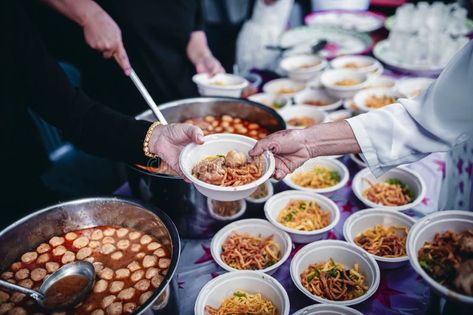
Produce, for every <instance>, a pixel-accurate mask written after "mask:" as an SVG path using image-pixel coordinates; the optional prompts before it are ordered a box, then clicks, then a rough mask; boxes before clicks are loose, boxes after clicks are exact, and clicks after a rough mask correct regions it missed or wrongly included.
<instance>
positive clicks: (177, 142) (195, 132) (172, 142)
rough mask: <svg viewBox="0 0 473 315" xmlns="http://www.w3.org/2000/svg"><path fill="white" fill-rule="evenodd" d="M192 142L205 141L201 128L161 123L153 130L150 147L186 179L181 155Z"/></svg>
mask: <svg viewBox="0 0 473 315" xmlns="http://www.w3.org/2000/svg"><path fill="white" fill-rule="evenodd" d="M192 142H194V143H197V144H203V143H204V133H203V132H202V130H201V129H200V128H197V127H195V126H191V125H187V124H170V125H159V126H157V127H156V128H155V129H154V131H153V134H152V136H151V139H150V145H149V148H150V151H151V152H152V153H154V154H156V155H158V156H159V157H160V158H161V159H162V160H163V161H164V162H166V163H167V164H168V165H169V166H170V167H171V168H172V169H173V170H174V171H176V172H177V173H178V174H179V176H181V177H182V178H184V179H185V177H184V174H183V173H182V171H181V169H180V168H179V155H180V154H181V151H182V149H183V148H184V147H185V146H186V145H187V144H189V143H192Z"/></svg>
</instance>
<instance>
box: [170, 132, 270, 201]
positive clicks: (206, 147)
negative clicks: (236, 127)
mask: <svg viewBox="0 0 473 315" xmlns="http://www.w3.org/2000/svg"><path fill="white" fill-rule="evenodd" d="M204 141H205V143H204V144H202V145H198V144H195V143H191V144H188V145H187V146H186V147H185V148H184V149H183V150H182V152H181V155H180V156H179V167H180V168H181V170H182V172H183V174H184V176H185V177H186V178H187V179H189V180H190V181H191V182H192V183H193V184H194V186H195V188H196V189H197V190H198V191H199V192H200V193H202V194H203V195H204V196H206V197H209V198H212V199H215V200H220V201H234V200H240V199H244V198H246V197H248V196H249V195H251V193H252V192H254V191H255V190H256V188H257V187H258V186H259V185H261V184H262V183H264V182H265V181H267V180H268V179H269V178H270V177H271V176H272V175H273V172H274V168H275V161H274V156H273V154H272V153H270V152H269V151H266V152H264V153H263V155H262V157H263V168H264V170H263V175H262V176H261V177H260V178H258V179H257V180H255V181H253V182H251V183H248V184H245V185H242V186H237V187H222V186H217V185H212V184H208V183H205V182H203V181H201V180H199V179H197V178H195V177H194V176H193V175H192V168H193V167H194V166H195V165H196V164H197V163H198V162H199V161H200V160H202V159H203V158H205V157H207V156H209V155H217V154H227V152H228V151H230V150H236V151H240V152H248V151H250V150H251V149H252V148H253V147H254V145H255V144H256V140H254V139H252V138H249V137H245V136H241V135H235V134H226V133H225V134H224V133H222V134H214V135H209V136H206V137H204Z"/></svg>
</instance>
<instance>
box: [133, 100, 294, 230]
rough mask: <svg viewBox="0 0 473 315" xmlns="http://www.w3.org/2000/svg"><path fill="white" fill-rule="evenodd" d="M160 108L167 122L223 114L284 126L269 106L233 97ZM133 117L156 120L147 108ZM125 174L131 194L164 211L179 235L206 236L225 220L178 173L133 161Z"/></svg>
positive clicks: (270, 126)
mask: <svg viewBox="0 0 473 315" xmlns="http://www.w3.org/2000/svg"><path fill="white" fill-rule="evenodd" d="M160 110H161V111H162V113H163V115H164V116H165V117H166V118H167V119H168V121H169V122H182V121H184V120H186V119H188V118H193V117H203V116H206V115H217V116H218V115H223V114H226V115H230V116H233V117H239V118H243V119H246V120H249V121H252V122H256V123H258V124H260V125H261V126H263V127H264V128H266V129H267V130H268V131H269V132H270V133H272V132H275V131H278V130H282V129H285V127H286V123H285V122H284V120H283V119H282V118H281V116H279V114H278V113H277V112H276V111H274V110H273V109H272V108H270V107H268V106H264V105H262V104H259V103H255V102H251V101H247V100H243V99H236V98H225V97H206V98H191V99H184V100H179V101H174V102H170V103H166V104H163V105H161V106H160ZM136 118H137V119H142V120H149V121H154V120H155V117H154V115H153V114H152V112H151V111H146V112H144V113H142V114H141V115H138V116H137V117H136ZM127 175H128V182H129V183H130V186H131V189H132V192H133V194H134V195H135V196H136V197H139V198H141V199H143V200H145V201H147V202H150V203H152V204H154V205H157V206H158V207H159V208H160V209H163V211H166V213H167V214H169V215H170V216H171V218H172V220H173V221H174V223H175V224H176V225H177V227H178V230H179V233H180V235H181V236H183V237H191V238H208V237H211V236H212V235H213V234H215V232H216V231H217V230H218V229H220V227H221V226H222V225H223V224H224V222H222V221H218V220H216V219H214V218H213V217H211V216H210V214H209V212H208V210H207V198H206V197H205V196H204V195H202V194H201V193H199V192H198V191H197V190H196V189H195V187H194V186H193V185H192V184H188V183H186V182H184V181H183V180H182V179H180V178H178V177H173V176H168V175H163V174H157V173H152V172H148V171H145V170H143V169H140V168H139V167H136V166H135V165H129V167H128V170H127Z"/></svg>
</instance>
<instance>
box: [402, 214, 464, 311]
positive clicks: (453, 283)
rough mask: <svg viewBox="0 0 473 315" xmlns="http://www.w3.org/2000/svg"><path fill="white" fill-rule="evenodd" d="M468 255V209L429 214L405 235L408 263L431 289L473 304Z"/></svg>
mask: <svg viewBox="0 0 473 315" xmlns="http://www.w3.org/2000/svg"><path fill="white" fill-rule="evenodd" d="M472 254H473V213H472V212H469V211H460V210H447V211H438V212H434V213H431V214H429V215H427V216H425V217H423V218H422V219H420V220H419V221H417V222H416V224H414V226H413V227H412V228H411V231H410V232H409V236H408V237H407V255H408V256H409V261H410V263H411V266H412V267H413V268H414V270H415V271H416V272H417V273H418V274H419V275H420V276H421V277H422V278H423V279H424V281H426V282H427V283H428V284H429V285H430V286H431V288H433V290H435V291H436V292H437V293H439V294H440V295H441V296H444V297H446V298H447V299H450V300H452V301H454V302H455V303H462V304H466V303H467V304H470V305H472V304H473V292H472V288H473V283H472V282H473V278H472V274H473V273H472V270H473V269H472V268H473V259H472ZM465 307H466V306H465Z"/></svg>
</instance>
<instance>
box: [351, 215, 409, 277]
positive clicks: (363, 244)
mask: <svg viewBox="0 0 473 315" xmlns="http://www.w3.org/2000/svg"><path fill="white" fill-rule="evenodd" d="M414 223H415V220H414V219H413V218H411V217H409V216H408V215H405V214H403V213H401V212H398V211H391V210H386V209H380V208H378V209H366V210H361V211H357V212H355V213H353V214H352V215H350V216H349V217H348V219H347V220H346V221H345V223H344V225H343V236H344V237H345V240H346V241H347V242H349V243H352V244H355V245H357V246H359V247H360V248H362V249H364V250H365V251H366V252H367V253H369V254H370V255H372V256H373V257H374V259H376V261H377V262H378V265H379V267H380V268H381V269H394V268H399V267H401V266H404V265H405V264H407V262H408V261H409V258H408V257H407V251H406V240H407V235H408V233H409V230H410V229H411V227H412V226H413V225H414Z"/></svg>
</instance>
